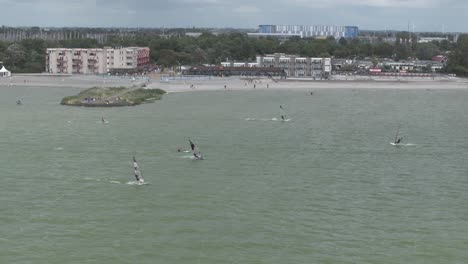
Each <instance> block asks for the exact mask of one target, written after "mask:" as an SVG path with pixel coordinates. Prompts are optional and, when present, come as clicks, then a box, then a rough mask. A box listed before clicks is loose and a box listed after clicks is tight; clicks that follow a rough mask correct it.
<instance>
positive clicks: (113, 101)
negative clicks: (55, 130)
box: [60, 87, 166, 107]
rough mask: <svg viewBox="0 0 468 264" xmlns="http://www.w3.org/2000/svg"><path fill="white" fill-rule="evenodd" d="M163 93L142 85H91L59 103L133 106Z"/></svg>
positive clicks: (158, 96) (152, 100)
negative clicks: (128, 86) (129, 86)
mask: <svg viewBox="0 0 468 264" xmlns="http://www.w3.org/2000/svg"><path fill="white" fill-rule="evenodd" d="M165 93H166V91H164V90H161V89H144V87H131V88H126V87H93V88H90V89H87V90H84V91H82V92H80V93H78V94H77V95H74V96H67V97H64V98H63V99H62V101H61V102H60V104H62V105H71V106H89V107H112V106H134V105H140V104H144V103H151V102H154V101H156V100H160V99H161V98H162V96H163V94H165Z"/></svg>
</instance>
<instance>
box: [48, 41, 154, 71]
mask: <svg viewBox="0 0 468 264" xmlns="http://www.w3.org/2000/svg"><path fill="white" fill-rule="evenodd" d="M148 64H149V48H146V47H144V48H141V47H126V48H110V47H105V48H103V49H66V48H54V49H47V50H46V72H48V73H53V74H106V73H109V72H113V71H121V72H126V71H132V70H137V69H138V68H141V67H144V66H147V65H148Z"/></svg>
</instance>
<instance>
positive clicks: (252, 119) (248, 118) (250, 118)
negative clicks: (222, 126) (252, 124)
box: [245, 117, 257, 121]
mask: <svg viewBox="0 0 468 264" xmlns="http://www.w3.org/2000/svg"><path fill="white" fill-rule="evenodd" d="M255 120H257V118H253V117H247V118H246V119H245V121H255Z"/></svg>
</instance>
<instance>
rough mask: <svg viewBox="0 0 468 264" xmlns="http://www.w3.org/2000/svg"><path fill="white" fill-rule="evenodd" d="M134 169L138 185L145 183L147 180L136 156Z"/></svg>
mask: <svg viewBox="0 0 468 264" xmlns="http://www.w3.org/2000/svg"><path fill="white" fill-rule="evenodd" d="M133 169H134V172H135V179H136V181H137V182H138V183H144V182H145V180H144V179H143V174H141V171H140V166H139V165H138V162H137V161H136V159H135V156H133Z"/></svg>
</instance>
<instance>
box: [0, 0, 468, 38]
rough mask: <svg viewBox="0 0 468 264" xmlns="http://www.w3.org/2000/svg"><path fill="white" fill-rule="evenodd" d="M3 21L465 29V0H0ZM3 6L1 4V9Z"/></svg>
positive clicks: (467, 28) (467, 27)
mask: <svg viewBox="0 0 468 264" xmlns="http://www.w3.org/2000/svg"><path fill="white" fill-rule="evenodd" d="M0 4H1V5H2V6H3V7H7V8H8V12H4V14H2V16H1V17H0V24H3V25H8V26H32V25H39V26H84V27H92V26H105V27H162V26H164V27H193V26H195V27H243V28H256V27H257V25H258V24H308V25H309V24H310V25H312V24H338V25H357V26H359V27H360V28H362V29H395V30H403V29H406V28H407V25H408V23H410V24H414V25H415V28H416V30H423V31H428V30H435V31H437V30H441V29H442V28H445V29H446V30H448V31H468V23H464V22H463V21H462V20H463V18H464V17H465V13H466V12H467V11H468V1H466V0H290V1H284V0H281V1H279V0H237V1H228V0H67V1H63V0H41V1H37V0H0ZM4 10H6V9H4Z"/></svg>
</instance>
